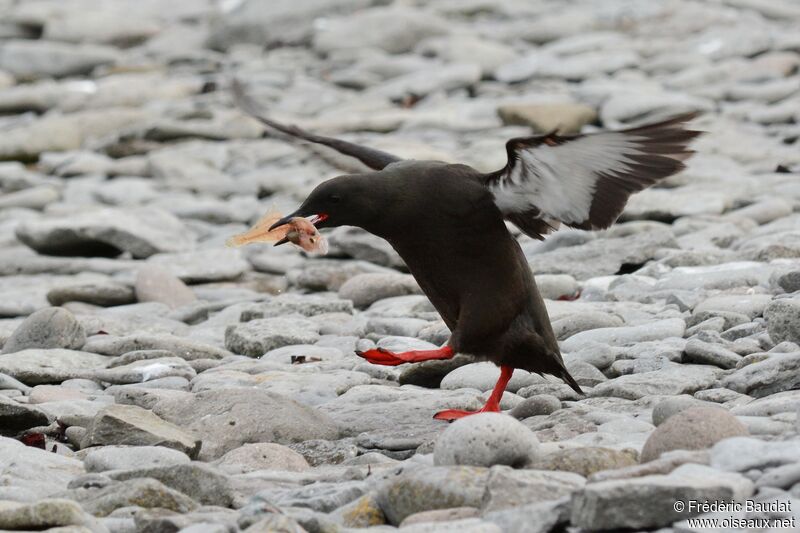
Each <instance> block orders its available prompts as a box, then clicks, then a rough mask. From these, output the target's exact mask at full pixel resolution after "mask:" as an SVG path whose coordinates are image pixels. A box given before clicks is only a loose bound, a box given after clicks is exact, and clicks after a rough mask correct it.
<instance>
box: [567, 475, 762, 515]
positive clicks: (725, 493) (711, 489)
mask: <svg viewBox="0 0 800 533" xmlns="http://www.w3.org/2000/svg"><path fill="white" fill-rule="evenodd" d="M685 466H692V467H698V470H700V471H697V470H695V469H692V470H689V471H682V470H681V468H682V467H679V468H677V469H676V470H674V471H673V472H672V473H670V474H669V475H651V476H644V477H638V478H632V479H622V480H609V481H599V482H595V483H589V484H587V485H586V487H585V488H584V490H583V491H582V492H581V493H578V494H577V495H576V496H575V497H574V498H573V501H572V516H571V519H570V521H571V523H572V524H574V525H575V526H577V527H581V528H586V529H600V530H605V529H651V528H657V527H661V526H668V525H669V524H672V523H673V522H676V521H678V520H681V519H683V518H687V517H689V516H693V515H696V514H698V513H699V511H697V510H694V511H692V510H690V509H689V508H688V504H687V508H686V510H683V511H682V510H679V509H678V510H676V509H677V508H676V507H674V506H673V505H672V504H670V505H663V504H664V502H674V501H676V500H680V501H683V502H689V501H691V500H694V501H731V500H734V501H739V500H742V499H744V498H746V497H748V496H749V495H750V494H751V493H752V491H753V485H752V483H751V482H749V480H747V479H746V478H743V477H742V476H738V475H736V476H730V475H725V474H722V473H716V471H715V470H712V469H710V468H708V467H703V466H700V465H685Z"/></svg>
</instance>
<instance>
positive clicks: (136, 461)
mask: <svg viewBox="0 0 800 533" xmlns="http://www.w3.org/2000/svg"><path fill="white" fill-rule="evenodd" d="M189 461H191V459H189V456H188V455H186V454H185V453H183V452H180V451H178V450H174V449H171V448H165V447H163V446H115V445H105V446H102V447H98V448H89V449H88V450H87V453H86V455H84V456H83V464H84V466H85V467H86V471H87V472H105V471H107V470H130V469H133V468H152V467H156V466H166V465H177V464H185V463H188V462H189Z"/></svg>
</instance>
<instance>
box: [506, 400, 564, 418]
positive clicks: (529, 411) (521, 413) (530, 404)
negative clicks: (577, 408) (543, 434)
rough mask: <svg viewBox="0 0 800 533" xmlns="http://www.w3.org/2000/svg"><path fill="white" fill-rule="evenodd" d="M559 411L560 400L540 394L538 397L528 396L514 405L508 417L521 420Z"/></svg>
mask: <svg viewBox="0 0 800 533" xmlns="http://www.w3.org/2000/svg"><path fill="white" fill-rule="evenodd" d="M559 409H561V400H559V399H558V398H556V397H555V396H550V395H549V394H540V395H538V396H529V397H528V398H525V399H524V400H523V401H522V402H520V403H519V404H517V405H515V406H514V408H513V409H511V411H509V412H508V414H509V415H511V416H513V417H514V418H517V419H519V420H522V419H523V418H530V417H532V416H537V415H549V414H550V413H554V412H556V411H558V410H559Z"/></svg>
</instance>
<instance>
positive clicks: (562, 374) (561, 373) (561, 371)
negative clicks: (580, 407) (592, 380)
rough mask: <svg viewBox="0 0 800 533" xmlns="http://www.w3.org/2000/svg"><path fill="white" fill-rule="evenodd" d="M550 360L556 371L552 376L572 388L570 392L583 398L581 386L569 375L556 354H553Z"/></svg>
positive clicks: (562, 361)
mask: <svg viewBox="0 0 800 533" xmlns="http://www.w3.org/2000/svg"><path fill="white" fill-rule="evenodd" d="M552 359H553V361H555V363H556V371H555V372H553V375H554V376H556V377H557V378H560V379H561V380H563V381H564V382H565V383H566V384H567V385H569V386H570V387H572V390H574V391H575V392H577V393H578V394H580V395H581V396H583V394H584V393H583V390H581V386H580V385H578V382H577V381H575V378H573V377H572V376H571V375H570V373H569V371H568V370H567V367H566V366H565V365H564V360H563V359H562V358H561V356H560V355H558V354H553V355H552Z"/></svg>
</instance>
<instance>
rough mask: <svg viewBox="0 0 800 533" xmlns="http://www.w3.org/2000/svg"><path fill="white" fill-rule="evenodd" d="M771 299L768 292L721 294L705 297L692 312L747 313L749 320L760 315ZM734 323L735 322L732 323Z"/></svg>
mask: <svg viewBox="0 0 800 533" xmlns="http://www.w3.org/2000/svg"><path fill="white" fill-rule="evenodd" d="M771 301H772V296H770V295H768V294H740V295H736V294H733V295H721V296H712V297H710V298H706V299H705V300H703V301H702V302H700V303H699V304H697V305H696V306H695V308H694V310H693V313H694V314H698V313H702V312H704V311H725V312H734V313H741V314H743V315H747V316H748V318H749V319H750V320H753V319H754V318H755V317H757V316H760V315H761V314H763V313H764V310H765V309H766V307H767V306H768V305H769V303H770V302H771ZM732 325H735V324H732Z"/></svg>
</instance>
